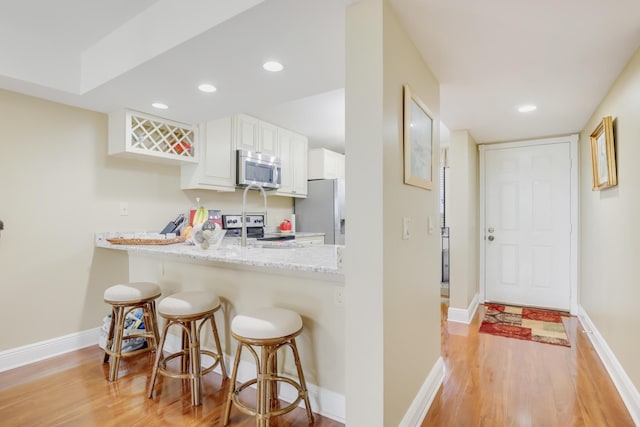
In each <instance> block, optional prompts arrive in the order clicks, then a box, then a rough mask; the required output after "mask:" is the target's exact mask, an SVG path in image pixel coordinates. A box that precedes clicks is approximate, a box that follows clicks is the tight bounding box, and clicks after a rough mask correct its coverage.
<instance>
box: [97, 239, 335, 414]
mask: <svg viewBox="0 0 640 427" xmlns="http://www.w3.org/2000/svg"><path fill="white" fill-rule="evenodd" d="M122 236H123V233H98V234H96V236H95V245H96V250H97V251H103V250H108V251H118V252H121V253H126V267H125V268H128V270H129V271H128V280H129V281H131V282H142V281H145V282H147V281H148V282H154V283H158V285H160V288H161V290H162V295H163V297H164V296H168V295H171V294H173V293H176V292H182V291H189V290H214V291H215V292H216V294H217V295H218V296H219V297H220V299H221V301H222V310H221V311H220V312H219V313H218V314H216V321H217V322H218V328H219V329H220V338H221V343H222V348H223V352H224V353H225V359H226V361H227V362H228V366H232V360H233V359H232V357H233V355H234V352H235V347H236V343H235V341H234V340H233V339H232V337H231V333H230V330H229V327H230V324H231V320H232V319H233V317H234V316H235V315H236V314H238V313H242V312H246V311H248V310H252V309H254V308H256V307H261V306H267V307H281V308H286V309H290V310H293V311H295V312H297V313H299V314H300V315H301V316H302V319H303V325H304V329H303V332H302V334H301V335H300V336H299V338H297V340H296V341H297V344H298V348H299V350H300V357H301V361H302V366H303V369H304V374H305V377H306V380H307V386H308V388H309V397H310V399H311V406H312V409H313V411H314V412H318V413H320V414H322V415H324V416H327V417H329V418H332V419H335V420H337V421H341V422H344V418H345V402H344V393H345V383H344V376H345V346H346V343H345V336H344V322H345V313H344V301H343V295H344V273H343V269H342V265H341V257H342V249H343V247H342V246H335V245H322V244H309V243H306V244H305V243H301V242H302V241H303V240H304V239H300V242H297V241H296V240H287V241H281V242H280V241H277V242H273V241H261V240H260V241H259V240H255V239H249V240H248V245H247V246H246V247H241V246H240V239H239V238H237V237H233V238H229V237H225V238H224V239H223V240H222V242H221V244H220V245H219V246H218V247H210V248H208V249H202V248H201V247H200V246H194V245H188V244H186V243H176V244H166V245H128V244H127V245H123V244H112V243H109V242H108V241H107V239H111V238H114V237H122ZM174 338H175V342H176V343H179V338H178V337H174ZM202 345H203V347H209V348H211V347H213V343H210V342H204V343H202ZM243 358H244V355H243ZM284 359H285V358H283V361H282V363H283V364H284V372H285V374H291V375H294V376H295V373H296V370H295V365H294V364H293V363H292V360H289V359H290V358H286V360H284ZM252 363H253V362H252V360H251V359H247V360H246V361H244V360H243V361H241V365H240V371H239V374H238V379H239V380H241V381H244V379H243V377H244V378H246V379H248V378H250V377H251V375H255V366H253V364H252ZM287 389H288V388H287V387H283V388H282V391H283V392H285V393H286V392H287ZM281 398H283V399H284V400H289V398H290V399H295V396H289V398H288V397H287V396H286V395H285V396H282V395H281Z"/></svg>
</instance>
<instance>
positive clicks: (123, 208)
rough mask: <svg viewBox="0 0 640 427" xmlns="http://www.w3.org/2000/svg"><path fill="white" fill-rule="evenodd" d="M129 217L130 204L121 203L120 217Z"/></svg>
mask: <svg viewBox="0 0 640 427" xmlns="http://www.w3.org/2000/svg"><path fill="white" fill-rule="evenodd" d="M127 215H129V203H127V202H120V216H127Z"/></svg>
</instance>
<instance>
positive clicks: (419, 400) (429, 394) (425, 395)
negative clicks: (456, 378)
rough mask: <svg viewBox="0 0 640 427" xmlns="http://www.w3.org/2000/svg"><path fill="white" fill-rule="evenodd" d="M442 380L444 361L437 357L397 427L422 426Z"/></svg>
mask: <svg viewBox="0 0 640 427" xmlns="http://www.w3.org/2000/svg"><path fill="white" fill-rule="evenodd" d="M443 380H444V361H443V360H442V357H438V360H436V363H435V364H434V365H433V368H431V372H429V375H427V378H426V379H425V380H424V383H423V384H422V387H420V390H419V391H418V394H417V395H416V397H415V399H413V402H411V406H409V409H408V410H407V412H406V413H405V414H404V417H402V421H400V424H399V425H398V427H418V426H420V425H421V424H422V421H423V420H424V417H426V416H427V412H428V411H429V408H430V407H431V404H432V403H433V399H435V397H436V394H437V393H438V390H439V389H440V386H441V385H442V381H443Z"/></svg>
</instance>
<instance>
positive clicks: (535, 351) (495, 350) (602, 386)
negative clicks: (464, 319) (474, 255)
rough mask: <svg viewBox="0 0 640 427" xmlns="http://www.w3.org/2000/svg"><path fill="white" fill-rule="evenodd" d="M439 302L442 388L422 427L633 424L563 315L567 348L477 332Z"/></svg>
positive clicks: (573, 322)
mask: <svg viewBox="0 0 640 427" xmlns="http://www.w3.org/2000/svg"><path fill="white" fill-rule="evenodd" d="M447 310H448V299H447V298H443V299H442V303H441V314H442V356H443V359H444V365H445V377H444V383H443V386H442V388H441V389H440V391H439V392H438V394H437V395H436V397H435V399H434V401H433V404H432V405H431V408H430V409H429V412H428V413H427V416H426V418H425V420H424V422H423V423H422V426H423V427H438V426H443V427H444V426H447V427H449V426H461V427H462V426H464V427H471V426H473V427H475V426H513V427H528V426H532V427H533V426H544V427H548V426H558V427H564V426H593V427H605V426H612V427H613V426H615V427H624V426H633V425H634V423H633V421H632V419H631V417H630V416H629V413H628V411H627V409H626V408H625V406H624V404H623V402H622V399H621V398H620V396H619V394H618V392H617V390H616V389H615V387H614V385H613V383H612V381H611V380H610V378H609V376H608V374H607V372H606V371H605V368H604V366H603V365H602V363H601V362H600V359H599V358H598V355H597V353H596V352H595V350H594V349H593V346H592V345H591V342H590V341H589V338H588V336H587V332H585V330H584V329H583V328H582V325H581V324H580V322H579V321H578V319H577V318H576V317H567V318H564V325H565V329H566V330H567V335H568V336H569V341H570V342H571V348H566V347H560V346H554V345H550V344H541V343H536V342H529V341H521V340H517V339H511V338H504V337H498V336H493V335H488V334H480V333H479V332H478V328H479V326H480V322H481V320H482V317H483V313H484V306H482V305H481V306H480V307H479V308H478V312H477V313H476V316H475V317H474V319H473V321H472V323H471V324H470V325H465V324H462V323H454V322H450V323H449V322H447V321H446V316H447Z"/></svg>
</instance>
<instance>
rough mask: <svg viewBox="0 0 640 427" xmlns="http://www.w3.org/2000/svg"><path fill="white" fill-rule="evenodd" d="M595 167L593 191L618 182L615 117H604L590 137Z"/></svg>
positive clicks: (592, 159) (592, 161)
mask: <svg viewBox="0 0 640 427" xmlns="http://www.w3.org/2000/svg"><path fill="white" fill-rule="evenodd" d="M590 140H591V163H592V167H593V191H597V190H602V189H604V188H609V187H613V186H614V185H616V184H617V183H618V177H617V173H616V151H615V143H614V140H613V119H612V118H611V116H607V117H604V118H603V119H602V121H601V122H600V124H598V127H597V128H596V130H594V131H593V133H592V134H591V137H590Z"/></svg>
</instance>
